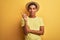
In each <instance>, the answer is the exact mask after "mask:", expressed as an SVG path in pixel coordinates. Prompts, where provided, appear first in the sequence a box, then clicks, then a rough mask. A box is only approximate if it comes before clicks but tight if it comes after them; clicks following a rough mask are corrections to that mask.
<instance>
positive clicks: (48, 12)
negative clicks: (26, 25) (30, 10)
mask: <svg viewBox="0 0 60 40" xmlns="http://www.w3.org/2000/svg"><path fill="white" fill-rule="evenodd" d="M29 1H30V0H0V3H1V19H2V20H1V33H2V35H1V40H24V34H23V30H22V28H21V26H20V25H21V24H20V20H21V15H22V14H23V13H27V12H26V10H25V4H26V3H28V2H29ZM34 1H36V2H38V3H39V4H40V10H39V11H38V12H37V16H39V17H43V19H44V24H45V33H44V35H43V36H42V40H60V31H59V30H60V0H34Z"/></svg>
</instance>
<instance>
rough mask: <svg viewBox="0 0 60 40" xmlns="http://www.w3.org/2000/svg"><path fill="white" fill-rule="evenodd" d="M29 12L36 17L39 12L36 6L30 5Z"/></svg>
mask: <svg viewBox="0 0 60 40" xmlns="http://www.w3.org/2000/svg"><path fill="white" fill-rule="evenodd" d="M28 11H29V13H30V15H35V13H36V11H37V8H36V6H35V5H30V7H29V10H28Z"/></svg>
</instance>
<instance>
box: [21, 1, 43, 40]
mask: <svg viewBox="0 0 60 40" xmlns="http://www.w3.org/2000/svg"><path fill="white" fill-rule="evenodd" d="M26 9H27V11H28V12H29V16H27V15H26V14H23V15H22V17H23V18H22V27H23V28H24V32H25V40H41V37H40V35H43V34H44V24H43V20H42V18H40V17H37V16H36V12H37V11H38V9H39V6H38V4H37V3H36V2H29V3H27V5H26Z"/></svg>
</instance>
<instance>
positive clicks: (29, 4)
mask: <svg viewBox="0 0 60 40" xmlns="http://www.w3.org/2000/svg"><path fill="white" fill-rule="evenodd" d="M31 3H34V4H36V5H37V11H38V10H39V4H38V3H37V2H33V1H31V2H28V3H27V4H26V6H25V7H26V9H27V10H28V6H29V5H30V4H31Z"/></svg>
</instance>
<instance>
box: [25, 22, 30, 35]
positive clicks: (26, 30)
mask: <svg viewBox="0 0 60 40" xmlns="http://www.w3.org/2000/svg"><path fill="white" fill-rule="evenodd" d="M29 31H30V30H29V27H28V25H27V21H26V22H25V25H24V32H25V34H28V33H29Z"/></svg>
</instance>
